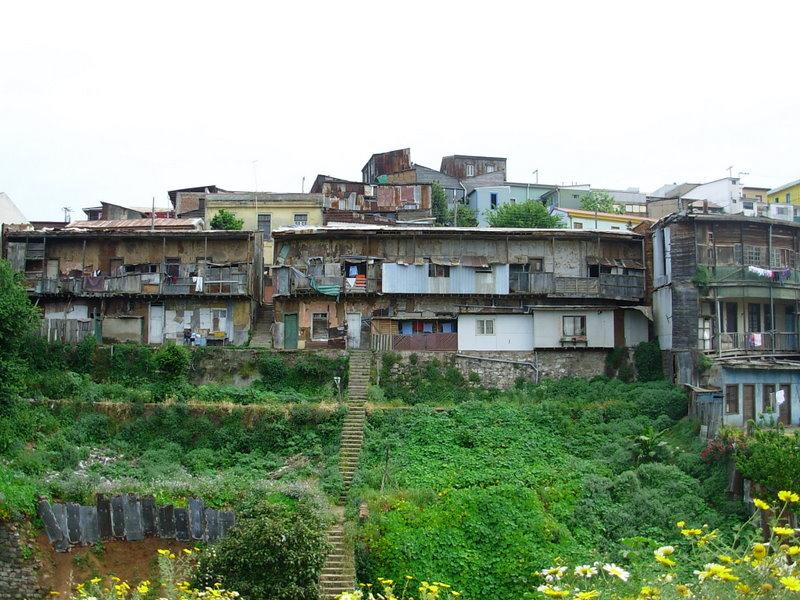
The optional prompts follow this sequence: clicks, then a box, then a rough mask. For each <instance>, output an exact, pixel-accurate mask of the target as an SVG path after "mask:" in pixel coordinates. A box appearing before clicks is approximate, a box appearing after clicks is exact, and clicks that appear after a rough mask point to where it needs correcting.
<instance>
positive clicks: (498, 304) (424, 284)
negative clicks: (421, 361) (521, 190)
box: [274, 225, 648, 352]
mask: <svg viewBox="0 0 800 600" xmlns="http://www.w3.org/2000/svg"><path fill="white" fill-rule="evenodd" d="M274 236H275V243H276V261H277V262H278V264H279V265H280V266H279V267H278V268H277V269H276V272H275V296H274V301H275V318H276V325H277V327H276V330H277V336H276V338H277V339H276V343H277V345H278V346H279V347H284V348H298V347H300V348H313V347H323V346H344V345H347V346H350V347H360V346H372V347H373V348H375V349H384V350H389V349H394V350H416V351H421V350H433V351H437V350H439V351H493V352H496V351H500V352H502V351H515V352H530V351H533V350H536V349H543V348H547V349H566V348H569V349H575V348H578V349H586V348H602V349H608V348H613V347H615V346H632V345H636V344H638V343H639V342H641V341H643V340H647V339H648V319H647V315H648V311H647V310H646V309H645V308H644V307H643V306H642V305H643V303H644V248H643V238H642V237H641V236H640V235H637V234H635V233H632V232H622V231H620V232H605V231H602V232H596V231H580V230H567V229H554V230H536V229H475V228H437V227H390V226H369V225H359V226H356V225H350V226H348V225H332V226H327V227H309V228H295V229H284V230H277V231H275V232H274Z"/></svg>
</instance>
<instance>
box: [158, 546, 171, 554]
mask: <svg viewBox="0 0 800 600" xmlns="http://www.w3.org/2000/svg"><path fill="white" fill-rule="evenodd" d="M158 553H159V554H160V555H161V556H169V550H166V549H165V548H160V549H159V550H158Z"/></svg>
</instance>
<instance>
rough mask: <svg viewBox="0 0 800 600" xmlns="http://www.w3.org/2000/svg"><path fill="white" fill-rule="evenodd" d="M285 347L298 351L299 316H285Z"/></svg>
mask: <svg viewBox="0 0 800 600" xmlns="http://www.w3.org/2000/svg"><path fill="white" fill-rule="evenodd" d="M283 347H284V348H286V350H297V314H291V315H283Z"/></svg>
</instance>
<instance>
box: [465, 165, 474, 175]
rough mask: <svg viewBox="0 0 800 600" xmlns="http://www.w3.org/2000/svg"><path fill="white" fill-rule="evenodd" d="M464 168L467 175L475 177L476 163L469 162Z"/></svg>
mask: <svg viewBox="0 0 800 600" xmlns="http://www.w3.org/2000/svg"><path fill="white" fill-rule="evenodd" d="M464 169H465V171H466V173H467V177H475V165H473V164H470V163H467V165H466V166H465V167H464Z"/></svg>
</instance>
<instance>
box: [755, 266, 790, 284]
mask: <svg viewBox="0 0 800 600" xmlns="http://www.w3.org/2000/svg"><path fill="white" fill-rule="evenodd" d="M747 270H748V272H750V273H753V274H754V275H757V276H759V277H765V278H767V279H772V280H774V281H781V282H782V281H786V280H787V279H789V277H791V275H792V270H791V269H790V268H788V267H785V268H783V269H762V268H761V267H754V266H753V265H750V266H749V267H747Z"/></svg>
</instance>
